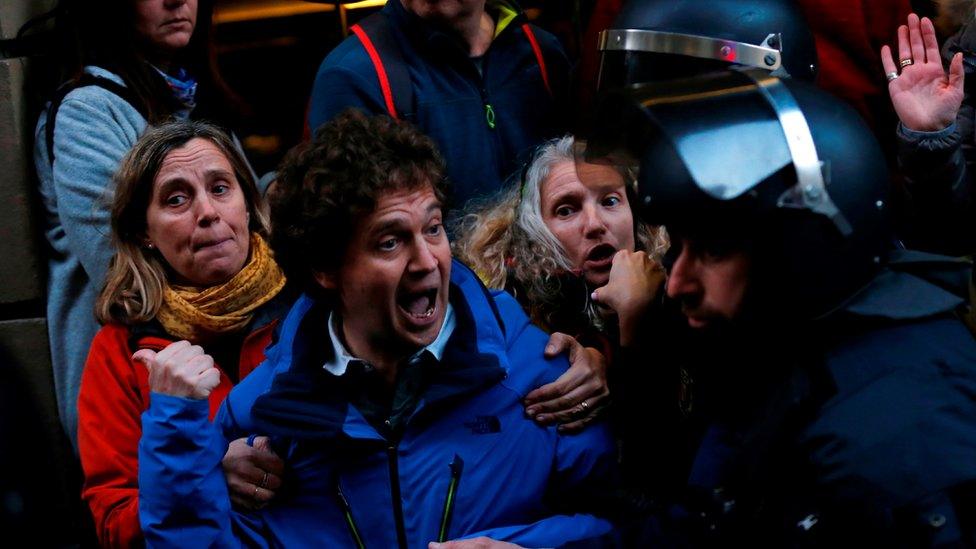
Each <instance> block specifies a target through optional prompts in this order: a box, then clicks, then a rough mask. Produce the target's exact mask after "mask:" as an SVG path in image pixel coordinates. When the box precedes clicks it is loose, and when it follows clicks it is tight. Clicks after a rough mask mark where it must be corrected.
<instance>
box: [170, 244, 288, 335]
mask: <svg viewBox="0 0 976 549" xmlns="http://www.w3.org/2000/svg"><path fill="white" fill-rule="evenodd" d="M284 286H285V275H284V273H282V272H281V268H280V267H278V264H277V263H275V260H274V257H272V254H271V248H269V247H268V245H267V243H265V241H264V238H262V237H261V236H260V235H258V234H257V233H251V259H250V261H248V262H247V264H246V265H244V268H243V269H241V271H240V272H239V273H237V274H236V275H234V278H231V279H230V280H228V281H227V282H225V283H223V284H220V285H218V286H210V287H209V288H196V287H193V286H176V285H170V286H167V287H166V290H165V291H164V294H163V304H162V306H161V307H160V308H159V312H158V313H156V318H157V319H158V320H159V322H160V323H161V324H162V325H163V328H164V329H165V330H166V331H167V332H169V333H170V334H172V335H174V336H176V337H178V338H180V339H186V340H188V341H191V342H193V343H197V342H201V341H206V340H208V339H212V338H213V337H214V336H215V335H218V334H226V333H232V332H236V331H238V330H241V329H243V328H244V327H245V326H247V324H248V322H250V321H251V317H252V316H253V312H254V310H255V309H257V308H258V307H260V306H261V305H264V304H265V303H267V302H268V301H269V300H271V298H273V297H274V296H275V295H277V294H278V292H280V291H281V289H282V288H283V287H284Z"/></svg>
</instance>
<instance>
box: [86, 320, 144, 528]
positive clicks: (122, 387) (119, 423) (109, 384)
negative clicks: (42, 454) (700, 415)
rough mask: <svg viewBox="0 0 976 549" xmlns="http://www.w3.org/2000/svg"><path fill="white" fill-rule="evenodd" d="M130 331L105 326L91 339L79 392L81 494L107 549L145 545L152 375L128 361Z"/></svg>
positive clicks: (142, 367) (140, 365)
mask: <svg viewBox="0 0 976 549" xmlns="http://www.w3.org/2000/svg"><path fill="white" fill-rule="evenodd" d="M127 340H128V330H127V329H125V328H124V327H122V326H111V325H110V326H105V327H103V328H102V329H101V330H100V331H99V332H98V334H97V335H96V336H95V339H94V341H92V346H91V350H90V351H89V354H88V360H87V361H86V363H85V371H84V373H83V374H82V377H81V389H80V391H79V395H78V452H79V454H80V455H81V466H82V469H83V470H84V473H85V483H84V487H83V488H82V498H84V500H85V501H86V502H87V503H88V505H89V507H91V511H92V515H93V516H94V519H95V528H96V532H97V534H98V539H99V542H100V544H101V545H102V546H103V547H129V546H132V545H137V544H141V542H142V530H141V528H140V527H139V507H138V503H139V488H138V484H137V482H138V446H139V438H140V436H141V435H142V424H141V415H142V412H143V411H144V410H145V409H146V408H147V406H148V404H149V386H148V373H147V371H146V369H145V367H144V366H143V365H142V364H137V363H133V362H132V360H131V359H130V353H129V345H128V341H127Z"/></svg>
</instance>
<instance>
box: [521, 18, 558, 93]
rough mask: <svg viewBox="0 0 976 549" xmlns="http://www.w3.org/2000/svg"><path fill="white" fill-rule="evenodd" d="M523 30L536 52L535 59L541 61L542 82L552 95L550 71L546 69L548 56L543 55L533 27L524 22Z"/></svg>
mask: <svg viewBox="0 0 976 549" xmlns="http://www.w3.org/2000/svg"><path fill="white" fill-rule="evenodd" d="M522 32H524V33H525V37H526V38H528V39H529V44H530V45H531V46H532V52H533V53H535V59H536V61H538V62H539V72H541V73H542V83H543V84H545V85H546V91H547V92H549V95H552V88H550V87H549V71H547V70H546V58H545V57H543V56H542V48H540V47H539V42H538V41H537V40H536V39H535V33H534V32H532V27H531V26H529V24H528V23H522Z"/></svg>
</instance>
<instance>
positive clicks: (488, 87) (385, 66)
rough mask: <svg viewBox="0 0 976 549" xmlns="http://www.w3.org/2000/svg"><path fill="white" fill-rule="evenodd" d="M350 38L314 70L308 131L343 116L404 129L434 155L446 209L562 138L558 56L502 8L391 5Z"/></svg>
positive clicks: (553, 43) (401, 0) (475, 2)
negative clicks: (383, 120) (442, 166)
mask: <svg viewBox="0 0 976 549" xmlns="http://www.w3.org/2000/svg"><path fill="white" fill-rule="evenodd" d="M351 30H352V31H353V34H354V36H350V37H349V38H347V39H346V40H345V41H344V42H342V43H341V44H340V45H339V46H338V47H336V48H335V49H334V50H333V51H332V52H330V53H329V55H328V56H327V57H326V58H325V60H324V61H322V65H321V67H320V68H319V72H318V75H317V76H316V78H315V84H314V85H313V88H312V93H311V98H310V103H309V111H308V125H309V128H310V129H312V130H315V129H317V128H319V127H320V126H321V125H322V124H324V123H326V122H328V121H329V120H331V119H333V118H335V117H336V116H337V115H338V114H339V113H341V112H342V111H343V110H344V109H346V108H349V107H354V108H357V109H360V110H363V111H364V112H368V113H373V114H379V113H386V114H389V115H391V116H393V117H394V118H399V119H401V120H409V121H410V122H413V123H414V124H416V125H417V127H418V128H420V129H421V131H423V132H424V133H425V134H427V135H429V136H430V137H431V138H432V139H433V140H434V143H436V144H437V147H438V148H439V149H440V151H441V153H442V154H443V155H444V160H445V162H446V163H447V172H448V174H449V176H450V179H451V181H452V182H453V183H454V185H455V190H454V192H453V193H452V199H453V200H454V205H455V206H458V207H461V206H463V205H464V204H465V203H466V202H468V200H470V199H471V198H474V197H484V196H486V195H489V194H491V193H493V192H495V191H497V190H498V189H499V188H500V187H501V185H502V183H503V182H504V181H505V180H506V178H507V177H508V176H509V174H511V173H512V172H515V171H517V169H518V166H519V162H520V161H523V160H526V159H527V158H528V155H529V154H531V152H532V151H533V150H534V149H535V147H536V146H537V145H539V144H541V143H542V142H544V141H545V140H547V139H550V138H553V137H557V136H559V135H561V134H562V133H564V132H565V131H566V130H567V129H568V120H569V118H570V113H569V111H568V102H569V99H568V95H569V94H568V89H569V85H568V82H569V61H568V60H567V58H566V54H565V53H564V51H563V49H562V46H561V45H560V44H559V41H558V40H557V39H556V37H555V36H553V35H551V34H549V33H548V32H546V31H544V30H542V29H540V28H538V27H536V26H535V25H532V24H530V23H529V22H528V20H527V19H526V18H525V15H524V14H523V13H522V11H521V10H520V9H519V8H518V7H517V5H516V4H514V3H512V2H508V1H504V0H487V1H486V0H460V1H452V2H429V1H427V0H398V1H395V2H387V4H386V6H385V7H384V8H383V9H382V10H381V11H380V12H379V13H376V14H374V15H371V16H370V17H367V18H366V19H365V20H363V21H360V22H359V24H358V25H353V27H352V28H351ZM381 75H382V76H381Z"/></svg>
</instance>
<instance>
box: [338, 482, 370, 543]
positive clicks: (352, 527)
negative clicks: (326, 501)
mask: <svg viewBox="0 0 976 549" xmlns="http://www.w3.org/2000/svg"><path fill="white" fill-rule="evenodd" d="M336 496H338V499H339V505H340V506H341V507H342V514H343V515H345V517H346V524H347V525H348V526H349V532H350V533H352V538H353V539H354V540H355V541H356V547H357V548H358V549H366V544H365V543H363V537H362V536H361V535H360V534H359V528H357V527H356V522H355V521H354V520H353V519H352V507H350V506H349V501H348V500H347V499H346V496H344V495H343V494H342V488H341V487H340V486H339V481H338V480H337V481H336Z"/></svg>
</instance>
